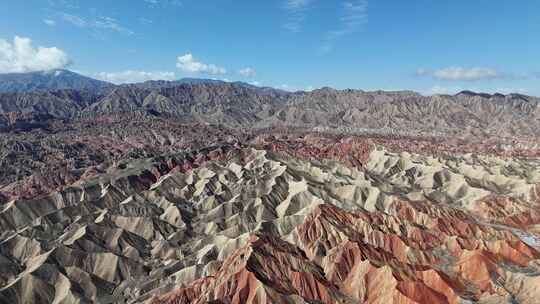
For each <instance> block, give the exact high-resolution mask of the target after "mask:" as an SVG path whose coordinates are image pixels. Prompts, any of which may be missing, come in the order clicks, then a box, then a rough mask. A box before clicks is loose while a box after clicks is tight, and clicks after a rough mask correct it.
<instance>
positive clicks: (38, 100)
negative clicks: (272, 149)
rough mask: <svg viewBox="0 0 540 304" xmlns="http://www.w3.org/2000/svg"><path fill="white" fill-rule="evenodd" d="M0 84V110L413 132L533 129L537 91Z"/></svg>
mask: <svg viewBox="0 0 540 304" xmlns="http://www.w3.org/2000/svg"><path fill="white" fill-rule="evenodd" d="M0 87H1V88H3V90H4V91H10V92H6V93H0V115H2V114H3V115H4V116H5V115H11V117H13V115H15V116H16V115H17V113H20V114H21V115H24V117H28V115H40V116H41V117H54V118H61V119H72V118H77V117H91V116H96V115H102V114H107V113H120V112H133V111H142V112H149V113H152V114H153V115H162V116H163V115H166V116H171V117H175V118H176V119H180V120H181V121H184V122H204V123H211V124H222V125H225V126H229V127H244V128H266V127H271V126H288V127H303V128H314V129H320V130H325V131H333V130H335V131H339V132H349V133H355V132H360V133H362V132H383V133H385V134H389V133H390V134H401V135H415V136H416V135H435V136H439V135H460V134H463V135H468V134H471V135H481V136H483V135H496V136H509V137H511V136H537V134H540V99H538V98H536V97H531V96H525V95H520V94H510V95H502V94H493V95H490V94H479V93H474V92H469V91H464V92H461V93H459V94H456V95H434V96H422V95H420V94H418V93H415V92H411V91H399V92H385V91H374V92H365V91H361V90H335V89H332V88H322V89H318V90H314V91H311V92H286V91H282V90H277V89H273V88H261V87H256V86H252V85H249V84H246V83H241V82H234V83H231V82H223V81H218V80H205V79H182V80H177V81H147V82H144V83H137V84H127V85H113V84H110V83H106V82H102V81H98V80H94V79H91V78H88V77H85V76H81V75H78V74H76V73H73V72H69V71H65V70H56V71H51V72H41V73H29V74H8V75H3V76H0ZM9 88H11V89H9ZM11 120H13V119H11ZM34 120H35V119H34ZM2 121H4V125H5V124H6V122H5V121H9V119H1V118H0V125H1V124H2ZM0 127H1V126H0Z"/></svg>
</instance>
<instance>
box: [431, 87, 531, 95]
mask: <svg viewBox="0 0 540 304" xmlns="http://www.w3.org/2000/svg"><path fill="white" fill-rule="evenodd" d="M462 91H471V92H479V93H480V92H481V93H488V94H495V93H499V94H505V95H507V94H511V93H520V94H528V93H529V92H528V90H527V89H524V88H508V87H496V88H480V87H462V86H442V85H435V86H433V87H432V88H430V89H429V90H427V91H426V92H425V93H426V94H428V95H431V94H446V95H454V94H457V93H459V92H462Z"/></svg>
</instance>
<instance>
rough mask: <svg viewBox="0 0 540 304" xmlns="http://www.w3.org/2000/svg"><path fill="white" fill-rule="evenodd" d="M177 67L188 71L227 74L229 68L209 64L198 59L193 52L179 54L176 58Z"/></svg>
mask: <svg viewBox="0 0 540 304" xmlns="http://www.w3.org/2000/svg"><path fill="white" fill-rule="evenodd" d="M176 67H177V68H179V69H180V70H182V71H184V72H188V73H196V74H210V75H224V74H227V70H226V69H225V68H222V67H219V66H217V65H215V64H207V63H203V62H200V61H197V60H196V59H195V57H193V55H192V54H191V53H188V54H185V55H182V56H178V58H177V59H176Z"/></svg>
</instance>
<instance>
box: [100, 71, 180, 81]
mask: <svg viewBox="0 0 540 304" xmlns="http://www.w3.org/2000/svg"><path fill="white" fill-rule="evenodd" d="M91 76H93V77H95V78H97V79H100V80H103V81H108V82H112V83H115V84H122V83H136V82H144V81H148V80H175V79H176V75H175V73H174V72H166V71H150V72H147V71H136V70H127V71H122V72H112V73H109V72H100V73H96V74H94V75H91Z"/></svg>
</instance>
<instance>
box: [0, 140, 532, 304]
mask: <svg viewBox="0 0 540 304" xmlns="http://www.w3.org/2000/svg"><path fill="white" fill-rule="evenodd" d="M262 146H264V145H262ZM336 147H337V148H336ZM338 148H339V149H338ZM341 149H349V150H348V152H347V153H345V154H340V153H338V151H341ZM287 151H289V152H287ZM314 151H315V152H314ZM293 152H294V153H293ZM321 152H322V153H323V154H324V157H322V156H320V155H319V157H318V160H316V159H314V157H312V156H313V154H312V153H321ZM344 156H346V157H344ZM539 184H540V163H539V162H538V161H535V160H519V159H511V158H501V157H496V156H478V155H474V156H473V155H467V154H466V155H459V156H454V157H448V156H438V157H434V156H426V155H421V154H415V153H407V152H402V153H394V152H388V151H387V150H384V149H383V148H381V147H379V146H376V145H373V144H365V143H361V142H354V141H343V142H341V143H338V144H337V146H329V147H327V148H321V147H319V148H316V147H313V148H312V149H308V147H306V146H304V147H303V148H302V149H290V150H287V149H286V147H282V148H280V147H279V146H275V145H274V146H267V147H266V150H265V149H253V148H240V147H234V146H224V147H220V148H212V149H206V150H201V151H198V152H190V153H177V154H171V155H167V156H161V157H157V158H151V159H145V160H138V161H131V162H127V163H119V164H117V165H114V166H111V167H109V168H104V169H101V170H100V171H99V172H94V174H89V175H88V176H87V177H85V178H83V179H80V180H79V181H77V182H75V183H74V184H72V185H70V186H69V187H66V188H63V189H62V190H61V191H59V192H53V193H51V194H49V195H46V196H42V197H41V198H39V199H28V198H27V199H11V200H10V201H8V202H7V203H6V204H4V205H2V206H0V231H1V232H2V233H1V235H0V267H1V269H2V270H3V271H2V272H0V302H1V303H73V302H79V303H92V302H99V303H381V304H383V303H449V304H453V303H516V302H517V303H531V304H532V303H536V302H535V301H537V299H538V298H540V290H538V288H537V286H538V284H540V252H539V250H540V244H539V242H538V237H539V236H540V229H539V228H538V227H540V216H539V215H538V210H540V209H539V207H540V186H539Z"/></svg>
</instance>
